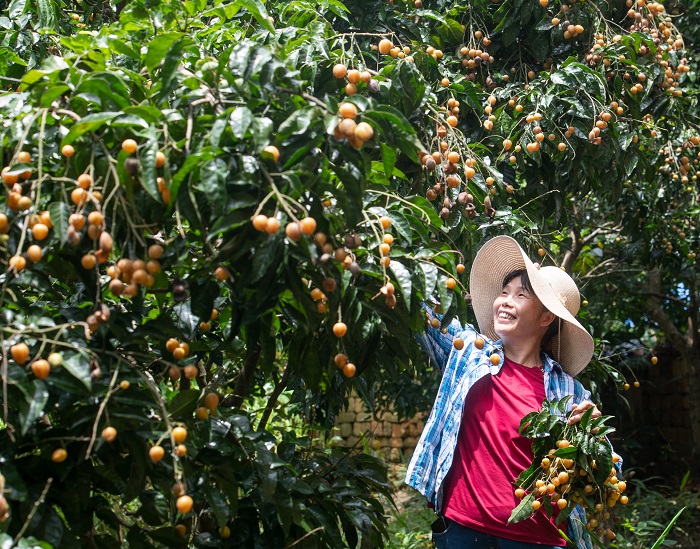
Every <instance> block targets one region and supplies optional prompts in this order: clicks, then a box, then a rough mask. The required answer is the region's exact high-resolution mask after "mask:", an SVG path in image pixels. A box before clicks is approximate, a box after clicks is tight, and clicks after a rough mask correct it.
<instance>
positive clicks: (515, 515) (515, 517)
mask: <svg viewBox="0 0 700 549" xmlns="http://www.w3.org/2000/svg"><path fill="white" fill-rule="evenodd" d="M533 501H535V494H527V495H526V496H525V497H524V498H523V499H522V500H521V501H520V503H519V504H518V506H517V507H516V508H515V509H513V511H512V512H511V514H510V517H509V518H508V524H512V523H514V522H520V521H521V520H525V519H527V518H529V517H531V516H532V515H533V514H534V512H535V510H534V509H533V508H532V502H533Z"/></svg>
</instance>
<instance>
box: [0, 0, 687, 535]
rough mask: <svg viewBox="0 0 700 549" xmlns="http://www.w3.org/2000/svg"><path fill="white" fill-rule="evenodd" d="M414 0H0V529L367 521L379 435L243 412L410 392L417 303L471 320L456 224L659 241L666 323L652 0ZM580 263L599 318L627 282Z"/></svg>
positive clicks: (592, 256)
mask: <svg viewBox="0 0 700 549" xmlns="http://www.w3.org/2000/svg"><path fill="white" fill-rule="evenodd" d="M425 4H426V6H422V5H420V3H418V5H416V4H414V3H411V4H406V3H404V2H400V1H396V2H395V3H384V2H376V1H373V0H372V1H370V0H348V1H347V2H345V3H341V2H339V1H338V0H329V1H326V2H312V1H307V0H295V1H291V2H269V3H268V4H267V5H264V4H263V3H261V2H257V1H256V0H230V1H223V0H211V1H205V0H186V1H184V2H170V1H160V0H135V1H133V2H124V3H116V4H109V3H107V2H100V1H97V2H91V3H84V5H81V6H80V7H79V8H77V9H76V10H75V11H70V10H72V9H73V7H71V8H70V9H65V8H64V6H62V5H59V4H58V3H57V2H54V1H53V0H39V1H38V2H36V3H32V2H26V1H23V0H13V1H12V2H3V3H1V4H0V7H1V8H2V9H3V10H4V11H3V13H2V16H0V51H2V55H1V56H0V59H1V61H0V78H1V79H2V81H3V86H7V92H5V93H3V94H1V95H0V122H1V123H0V149H1V150H2V164H1V165H2V166H4V168H3V174H2V178H3V181H5V183H6V185H5V193H4V194H3V197H2V199H1V200H2V213H1V214H0V233H2V241H1V242H0V246H1V247H2V248H1V254H0V261H1V262H2V265H3V267H4V274H3V275H2V276H1V278H0V283H1V284H2V289H1V292H0V304H1V305H2V311H3V313H2V314H3V320H4V323H3V326H2V334H1V335H2V341H1V342H0V343H1V344H2V349H3V358H2V380H3V392H2V403H3V416H2V419H3V422H4V424H3V429H2V431H0V455H2V460H1V461H0V471H1V472H2V474H3V475H4V476H5V478H6V481H7V485H6V490H7V491H6V499H7V501H8V502H9V507H10V512H9V519H8V520H7V521H6V522H4V523H3V528H4V529H6V530H7V532H9V534H10V535H11V536H12V537H13V538H14V537H17V538H20V537H22V536H33V537H35V538H36V539H41V540H45V541H46V542H48V543H50V544H52V545H54V546H59V547H61V546H62V547H67V546H75V545H77V544H80V545H87V546H95V545H99V546H101V547H102V546H104V547H111V546H123V545H128V546H129V547H131V546H134V547H138V546H141V545H143V544H144V543H147V544H151V545H162V546H178V545H186V544H191V545H194V546H201V547H204V546H210V545H216V546H221V545H222V544H227V545H230V546H254V545H259V544H268V545H272V546H286V545H289V544H292V543H295V542H298V543H297V546H299V547H316V546H321V545H332V546H342V545H344V544H347V545H349V546H355V545H357V543H358V541H357V540H358V538H359V537H362V538H363V539H365V540H369V541H370V542H371V543H374V544H376V545H378V546H381V545H382V543H383V541H382V537H383V536H385V518H384V511H383V508H382V506H381V505H379V503H378V500H377V499H376V497H375V495H374V494H375V493H376V492H380V493H386V494H387V495H388V487H387V484H386V479H385V472H384V471H383V469H382V468H381V466H380V464H379V463H378V462H377V461H376V460H374V459H371V458H368V457H366V456H362V455H355V454H352V453H350V454H342V453H341V452H340V451H338V450H330V449H325V448H324V447H323V445H320V444H318V441H315V442H313V443H312V442H311V440H310V438H316V437H315V436H314V437H309V438H307V437H306V436H301V437H300V436H298V435H299V434H304V435H305V434H306V433H299V432H298V429H299V427H298V425H294V426H292V425H288V424H284V423H282V424H276V425H275V429H271V428H270V429H268V427H269V426H270V419H271V417H273V416H274V414H279V412H276V411H275V410H276V409H279V408H285V407H288V412H287V413H289V414H291V413H297V414H298V416H299V418H301V419H302V420H303V421H304V422H305V423H306V424H307V425H308V427H309V429H311V430H314V431H320V430H324V431H325V432H329V431H327V430H328V429H329V428H330V427H331V426H332V424H333V422H334V418H335V415H336V413H337V412H338V410H339V409H340V408H341V407H342V405H343V403H344V400H345V398H346V396H347V395H348V394H349V392H350V391H351V390H352V389H353V388H355V389H356V390H357V391H358V392H360V393H361V394H362V395H363V396H364V397H365V398H366V399H367V400H368V401H369V402H371V403H374V402H375V400H378V401H379V402H380V404H381V403H387V404H388V403H390V402H393V401H396V403H397V407H398V408H399V409H401V410H403V411H404V412H405V413H410V410H412V409H415V408H412V407H421V406H422V405H423V403H424V402H425V401H429V400H431V398H432V393H431V391H430V390H428V388H427V386H425V385H421V384H420V383H418V382H419V381H421V382H422V381H423V380H424V379H426V378H427V376H428V375H429V374H427V373H426V371H425V365H424V361H423V358H422V356H421V355H420V353H419V349H418V346H417V344H416V342H415V339H414V337H413V334H414V332H415V331H417V330H420V329H422V326H423V321H424V320H423V316H422V314H421V308H420V303H421V301H422V300H425V299H427V298H429V297H431V296H437V297H438V298H439V300H440V302H441V306H442V309H443V312H444V322H449V320H450V319H451V318H453V317H454V316H455V315H459V317H460V318H461V319H463V320H469V319H470V314H471V313H470V311H468V309H467V302H468V295H467V293H466V288H465V287H464V283H465V282H466V280H467V278H466V277H467V276H468V270H465V269H464V268H463V266H464V265H465V264H466V265H468V264H469V260H470V259H471V257H473V254H474V252H475V250H476V249H477V247H478V245H479V243H480V241H481V240H482V239H483V238H484V237H488V236H493V235H495V234H500V233H509V234H513V235H516V236H517V237H518V239H519V240H520V241H521V242H522V243H523V245H524V246H525V247H526V248H527V249H528V251H529V252H531V253H532V254H533V255H534V254H535V253H536V252H537V251H539V250H540V249H541V250H542V255H543V257H544V259H543V260H542V261H552V262H554V261H556V262H558V263H559V262H560V263H562V264H563V265H564V266H565V267H567V268H569V269H573V270H575V271H576V272H578V273H580V274H581V275H582V276H584V277H588V278H587V279H588V280H591V281H595V280H596V278H595V276H596V275H597V274H598V273H600V272H602V271H604V270H605V269H606V268H608V267H610V266H611V265H615V266H617V265H619V264H621V262H622V261H623V260H624V261H627V262H629V263H631V264H633V265H634V266H635V268H637V267H638V268H640V269H641V265H642V264H643V265H644V266H645V267H646V266H651V267H657V266H662V267H665V269H664V270H663V277H662V280H661V281H660V284H661V285H662V287H661V290H664V291H665V290H667V289H669V288H670V289H671V291H673V292H676V298H677V300H679V301H680V302H683V303H685V305H683V303H678V307H669V310H668V314H669V315H671V317H672V318H673V319H674V321H676V324H677V325H678V330H681V331H684V330H686V328H685V324H682V323H681V322H679V321H678V319H680V318H681V317H684V315H685V317H687V315H688V310H690V308H688V307H686V305H687V304H688V303H691V302H692V299H694V297H693V295H694V294H692V292H690V293H689V294H688V295H685V294H683V293H682V291H681V288H680V287H679V283H680V282H683V283H684V284H686V287H687V288H689V289H693V288H694V287H693V286H692V284H693V282H692V281H693V280H698V277H697V264H696V262H695V256H694V255H693V254H694V253H695V252H694V251H692V250H694V249H695V248H696V246H697V238H698V234H697V224H696V222H695V221H694V217H693V216H694V215H696V214H697V213H698V212H697V204H698V200H697V198H698V197H697V188H696V186H693V185H692V184H691V181H693V182H694V181H695V179H693V178H694V177H695V176H694V172H695V160H694V159H693V161H691V160H690V158H691V156H693V157H694V155H693V154H692V153H693V152H694V149H695V147H696V145H697V144H698V143H700V139H699V138H698V137H697V132H695V131H694V126H693V121H692V120H688V116H690V115H689V114H687V113H688V112H690V113H692V112H694V111H693V110H692V109H693V108H694V107H693V105H694V98H693V97H692V94H688V93H682V91H681V88H682V87H683V86H684V85H685V84H687V83H691V84H692V81H693V79H694V73H693V72H692V71H690V70H689V69H688V67H689V66H690V65H689V64H688V60H687V59H686V58H685V57H683V55H684V44H683V41H682V39H681V38H680V37H679V36H678V32H677V30H676V28H675V27H674V26H673V22H672V20H671V19H670V18H667V16H666V14H665V13H664V10H663V7H662V6H661V5H660V4H657V3H649V4H648V5H646V6H644V7H642V6H639V7H638V8H635V9H633V10H632V13H631V17H630V16H628V15H627V13H626V10H622V11H616V10H617V8H614V7H613V6H610V5H608V3H606V2H594V1H590V2H581V3H576V4H571V5H569V4H563V3H560V2H550V3H547V6H543V5H542V3H535V2H531V1H530V0H527V1H525V0H516V1H514V2H503V3H497V2H491V1H488V2H487V1H480V0H479V1H475V2H469V3H460V2H453V1H451V0H435V2H427V1H426V2H425ZM637 14H638V15H637ZM555 19H557V20H558V22H557V23H556V24H555V23H554V20H555ZM569 25H571V29H572V30H570V27H569ZM579 29H580V30H579ZM382 39H384V40H388V41H390V43H388V42H383V43H382V42H381V40H382ZM387 47H388V48H389V49H388V51H387V52H386V54H385V53H384V51H385V49H386V48H387ZM336 65H342V66H343V69H344V70H345V71H346V73H345V75H341V73H342V72H343V69H341V68H337V69H336ZM334 70H337V72H336V74H335V75H334ZM349 70H356V71H358V72H357V73H355V72H349ZM339 75H340V78H338V76H339ZM132 140H133V141H132ZM661 143H663V147H662V148H661V149H660V147H661ZM684 157H687V161H685V160H683V158H684ZM5 168H6V169H5ZM659 168H662V169H661V170H659ZM669 197H672V198H669ZM664 222H665V223H666V224H665V225H664ZM666 226H668V229H664V230H663V231H661V230H660V229H661V228H662V227H666ZM674 227H675V228H674ZM569 228H570V229H571V230H570V231H569V230H568V229H569ZM662 234H664V235H665V236H661V235H662ZM650 235H651V236H650ZM618 238H621V239H622V238H624V241H623V240H621V241H620V242H617V239H618ZM664 238H665V239H666V241H665V242H664V240H663V239H664ZM598 242H601V243H603V247H602V248H601V247H600V246H599V245H598V244H597V243H598ZM640 277H642V275H640ZM610 280H611V282H610V284H617V286H616V287H615V288H616V290H615V291H618V290H617V288H620V287H622V283H621V282H620V280H619V279H616V278H615V279H613V278H611V279H610ZM591 284H592V285H591V286H590V287H588V288H587V290H586V292H587V293H590V295H591V296H603V295H606V293H608V292H609V295H610V296H611V299H609V300H603V299H602V297H601V299H599V300H596V299H593V298H589V299H590V301H591V303H592V305H593V306H592V307H591V308H590V309H589V311H590V315H589V316H584V322H585V323H586V324H588V325H589V326H590V327H591V330H592V331H593V332H594V333H595V335H596V336H597V337H601V338H608V339H610V340H614V337H613V336H614V335H615V334H614V333H613V332H614V330H612V329H608V328H607V327H606V326H608V325H613V326H616V325H617V323H622V324H624V322H625V319H626V318H628V317H631V315H635V316H634V317H633V318H635V319H637V318H638V316H636V312H635V311H636V309H638V305H639V296H634V295H633V294H626V297H625V298H624V300H623V299H621V298H618V297H616V296H617V294H616V293H615V292H613V291H612V289H611V288H607V287H605V286H604V285H602V284H601V285H595V284H593V282H592V283H591ZM661 290H660V291H661ZM692 291H695V290H694V289H693V290H692ZM625 315H627V316H625ZM641 325H642V322H641V321H640V322H639V323H638V324H637V326H641ZM640 329H641V328H640ZM25 346H26V347H25ZM336 366H339V367H336ZM590 371H591V374H592V375H591V377H592V382H595V381H596V379H600V378H601V377H603V376H604V375H606V374H607V373H610V372H614V369H613V365H612V363H607V362H596V363H595V364H594V365H593V367H592V368H591V369H590ZM433 375H434V374H433ZM617 378H618V379H620V381H622V378H621V376H619V374H617ZM266 385H267V386H268V387H272V390H271V391H270V390H268V391H266V390H265V386H266ZM286 391H289V392H290V393H289V394H291V397H290V398H291V400H287V398H280V397H281V396H285V397H286V395H287V393H285V392H286ZM211 395H215V396H211ZM263 398H264V402H265V404H264V405H263V406H264V407H263V409H262V412H260V411H259V410H258V409H255V408H256V407H257V406H258V403H259V400H257V399H263ZM251 403H253V409H251ZM251 424H252V427H251ZM182 428H185V431H183V430H182ZM183 434H184V438H183ZM154 447H160V448H162V449H163V451H164V454H165V455H166V456H167V457H166V458H165V459H162V460H155V461H154V460H153V459H151V457H150V456H152V455H157V454H158V451H156V452H155V453H154V454H149V452H150V451H151V449H152V448H154ZM180 482H182V483H183V484H184V486H183V485H180V484H178V483H180ZM173 485H174V486H175V492H173ZM183 492H186V493H183ZM189 497H191V498H193V501H192V502H191V503H193V505H189V503H190V502H189V500H188V498H189ZM183 498H185V499H183ZM35 502H38V503H37V504H36V505H35ZM189 507H191V510H190V508H189ZM178 536H180V537H178ZM143 540H148V541H147V542H146V541H143Z"/></svg>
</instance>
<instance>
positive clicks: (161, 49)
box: [144, 32, 186, 72]
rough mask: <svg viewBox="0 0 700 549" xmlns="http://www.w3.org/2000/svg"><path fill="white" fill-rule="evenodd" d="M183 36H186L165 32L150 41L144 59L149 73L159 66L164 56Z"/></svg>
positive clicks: (179, 33)
mask: <svg viewBox="0 0 700 549" xmlns="http://www.w3.org/2000/svg"><path fill="white" fill-rule="evenodd" d="M185 36H186V35H185V34H183V33H181V32H167V33H164V34H159V35H158V36H156V37H155V38H154V39H153V40H151V42H150V43H149V44H148V52H147V53H146V57H145V59H144V62H145V63H146V68H148V70H149V72H153V69H155V68H156V67H157V66H158V65H160V64H161V62H162V61H163V59H165V56H166V55H167V54H168V52H169V51H170V50H171V48H172V46H173V44H175V42H177V41H178V40H181V39H183V38H184V37H185Z"/></svg>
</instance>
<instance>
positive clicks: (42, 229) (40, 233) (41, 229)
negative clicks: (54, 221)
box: [32, 223, 49, 241]
mask: <svg viewBox="0 0 700 549" xmlns="http://www.w3.org/2000/svg"><path fill="white" fill-rule="evenodd" d="M48 234H49V228H48V227H47V226H46V225H44V224H43V223H36V224H35V225H34V226H33V227H32V237H33V238H34V239H35V240H40V241H41V240H44V239H45V238H46V237H47V236H48Z"/></svg>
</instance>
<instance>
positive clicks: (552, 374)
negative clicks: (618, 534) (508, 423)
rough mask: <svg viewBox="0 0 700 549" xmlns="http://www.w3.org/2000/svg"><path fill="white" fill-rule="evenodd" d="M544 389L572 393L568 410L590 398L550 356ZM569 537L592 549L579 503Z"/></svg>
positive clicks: (571, 519) (571, 517) (557, 393)
mask: <svg viewBox="0 0 700 549" xmlns="http://www.w3.org/2000/svg"><path fill="white" fill-rule="evenodd" d="M544 377H545V390H546V392H547V398H548V399H549V400H552V399H555V398H556V399H561V398H564V397H565V396H567V395H573V399H571V402H570V403H569V411H570V410H571V409H572V408H573V405H574V404H578V403H580V402H583V401H584V400H590V398H591V393H590V391H587V390H586V388H585V387H584V386H583V385H582V384H581V382H580V381H577V380H576V379H574V378H573V377H571V376H570V375H569V374H567V373H566V372H564V370H563V369H562V368H561V366H559V364H557V363H556V362H555V361H554V360H552V359H551V358H550V357H547V360H546V362H545V370H544ZM567 522H568V526H569V537H570V538H571V540H572V541H573V542H574V544H575V545H576V549H593V542H592V541H591V536H590V534H589V533H588V530H586V523H587V522H588V521H587V519H586V511H585V510H584V508H583V507H582V506H581V505H577V506H576V507H574V510H573V511H571V514H570V515H569V519H568V521H567Z"/></svg>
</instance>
